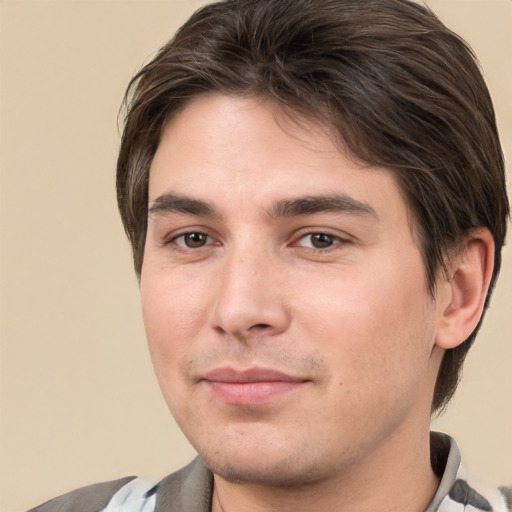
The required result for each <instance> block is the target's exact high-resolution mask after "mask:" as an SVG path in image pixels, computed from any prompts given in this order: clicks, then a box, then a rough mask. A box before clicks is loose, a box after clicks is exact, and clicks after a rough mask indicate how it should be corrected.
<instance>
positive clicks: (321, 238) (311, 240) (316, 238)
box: [296, 233, 342, 249]
mask: <svg viewBox="0 0 512 512" xmlns="http://www.w3.org/2000/svg"><path fill="white" fill-rule="evenodd" d="M340 242H342V240H341V238H340V237H338V236H335V235H331V234H329V233H307V234H305V235H303V236H301V237H300V238H299V240H298V241H297V243H296V245H298V246H300V247H309V248H310V249H328V248H329V247H332V246H333V245H336V244H339V243H340Z"/></svg>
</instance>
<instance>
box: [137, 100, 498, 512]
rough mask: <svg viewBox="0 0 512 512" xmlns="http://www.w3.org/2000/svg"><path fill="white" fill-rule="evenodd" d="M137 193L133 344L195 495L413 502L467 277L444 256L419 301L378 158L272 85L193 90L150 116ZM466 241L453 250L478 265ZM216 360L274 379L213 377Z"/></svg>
mask: <svg viewBox="0 0 512 512" xmlns="http://www.w3.org/2000/svg"><path fill="white" fill-rule="evenodd" d="M301 198H302V199H303V198H308V201H304V200H302V201H298V199H301ZM306 203H307V205H308V206H309V210H308V208H306V207H305V204H306ZM149 208H150V212H149V217H148V234H147V240H146V247H145V254H144V264H143V268H142V276H141V293H142V305H143V315H144V322H145V326H146V331H147V337H148V343H149V348H150V353H151V357H152V360H153V364H154V367H155V371H156V375H157V377H158V380H159V383H160V386H161V389H162V391H163V394H164V397H165V399H166V401H167V403H168V405H169V408H170V410H171V412H172V413H173V415H174V417H175V418H176V420H177V422H178V424H179V425H180V427H181V428H182V430H183V431H184V433H185V435H186V436H187V437H188V439H189V440H190V442H191V443H192V445H193V446H194V447H195V448H196V450H197V451H198V453H199V454H200V455H201V456H202V458H203V460H205V462H206V463H207V465H208V466H209V467H210V468H211V469H212V471H213V472H214V475H215V491H214V499H213V510H214V511H216V510H224V511H225V512H229V511H232V510H246V511H251V510H293V511H295V512H296V511H301V510H332V511H335V510H341V509H343V510H345V511H347V510H348V511H350V510H358V511H361V510H372V511H376V510H380V509H386V510H391V509H393V510H423V509H424V508H425V507H426V506H427V505H428V503H429V501H430V499H431V497H432V496H433V494H434V492H435V488H436V486H437V483H438V481H437V478H436V477H435V476H434V474H433V472H432V470H431V468H430V462H429V419H430V404H431V400H432V394H433V388H434V383H435V378H436V374H437V370H438V368H439V364H440V361H441V357H442V354H443V349H444V348H449V347H450V346H454V345H455V344H457V343H460V342H461V341H463V339H465V338H464V337H463V336H464V333H465V331H464V329H463V328H462V327H461V325H462V324H464V328H466V329H469V328H470V325H469V324H471V322H470V321H469V320H468V317H469V316H470V315H469V313H467V314H466V315H465V316H464V315H461V314H459V316H456V314H455V312H459V310H460V309H461V308H460V307H459V306H461V305H462V306H463V305H468V304H469V299H468V298H467V297H466V295H465V294H464V293H466V292H464V293H463V292H461V293H457V290H458V288H457V286H456V285H458V284H461V286H460V288H461V289H463V290H467V289H472V288H471V287H470V286H468V284H467V282H466V281H467V280H466V281H465V280H464V279H465V274H460V273H458V274H457V273H456V271H455V270H454V271H453V275H452V276H451V277H452V279H445V278H443V279H441V280H440V282H439V283H438V286H437V287H436V299H435V300H432V298H431V296H430V294H429V292H428V290H427V286H426V276H425V269H424V264H423V261H422V259H421V255H420V252H419V250H418V246H417V243H416V240H415V237H414V226H411V220H410V219H411V216H410V213H409V212H408V210H407V207H406V205H405V203H404V200H403V199H402V196H401V194H400V191H399V189H398V186H397V183H396V181H395V178H394V176H393V174H392V173H391V172H389V171H388V170H386V169H368V168H364V167H363V166H362V165H360V164H359V163H358V162H357V161H355V160H354V159H353V158H351V157H350V155H347V154H346V153H345V152H344V151H343V150H342V149H340V147H339V144H336V143H335V140H334V137H333V136H332V134H331V133H330V132H329V130H328V129H327V128H326V127H324V126H321V125H318V124H313V123H310V124H307V123H304V122H301V123H300V124H298V123H295V122H293V121H292V120H291V119H290V118H289V117H287V116H285V115H284V114H283V113H282V111H281V110H280V109H279V107H278V106H276V105H275V104H274V103H272V102H270V101H265V100H263V99H260V98H230V97H227V96H223V95H220V94H208V95H204V96H201V97H198V98H195V99H194V100H192V101H191V102H190V103H189V104H188V105H187V106H186V107H185V108H184V109H183V110H181V111H180V112H179V113H178V114H177V115H175V117H174V118H172V120H171V121H170V122H168V124H167V125H166V127H165V130H164V132H163V135H162V139H161V142H160V145H159V148H158V150H157V152H156V155H155V158H154V160H153V163H152V166H151V172H150V181H149ZM485 236H486V235H485ZM485 236H484V237H483V238H485ZM476 239H477V240H478V241H477V243H474V244H471V246H474V247H475V249H474V250H471V251H470V252H469V254H470V257H469V258H466V257H465V256H464V257H461V258H459V260H457V261H459V262H460V261H464V262H467V261H469V262H470V263H471V262H474V263H475V265H476V267H477V271H476V273H475V272H474V274H478V275H479V276H480V281H482V278H481V276H482V275H484V277H485V276H486V275H487V274H488V273H489V269H492V265H491V264H488V263H486V261H487V260H485V256H486V255H487V254H490V252H489V251H490V249H489V248H488V246H486V245H485V244H482V243H481V239H482V237H480V238H478V237H476ZM485 240H487V241H488V238H487V239H485ZM490 243H491V245H492V241H491V242H490ZM482 247H483V249H482ZM471 257H472V258H473V259H471ZM479 258H480V259H479ZM482 258H483V259H484V263H482V264H479V262H480V260H481V259H482ZM478 269H480V270H478ZM486 273H487V274H486ZM480 281H479V282H480ZM484 281H485V280H484ZM475 282H476V281H475ZM454 283H455V284H454ZM473 288H474V289H475V290H476V291H475V293H474V295H475V296H476V295H478V293H480V295H481V294H482V293H484V292H485V291H486V288H485V283H483V284H481V285H478V284H475V286H474V287H473ZM477 289H478V290H477ZM477 292H478V293H477ZM455 299H457V300H458V302H457V300H455ZM456 302H457V303H456ZM474 302H475V304H476V302H478V300H476V299H475V301H474ZM482 302H483V299H481V300H480V299H479V304H481V303H482ZM471 304H472V303H471ZM478 307H480V306H478ZM478 307H477V306H475V307H474V309H475V311H476V309H478ZM467 309H468V310H469V307H468V308H467ZM471 311H473V310H471ZM473 316H474V317H475V319H476V321H478V316H479V315H478V312H476V313H475V314H473ZM453 318H458V319H459V323H458V324H456V325H454V322H455V320H453ZM464 322H465V323H464ZM463 331H464V332H463ZM226 368H227V369H228V371H233V372H235V373H236V372H238V373H237V375H238V376H240V375H242V377H240V380H244V379H245V377H244V375H245V373H243V372H246V371H249V372H251V371H253V370H254V369H256V370H258V369H260V370H261V368H264V369H266V370H269V371H271V372H273V371H279V372H281V373H283V374H284V375H285V376H286V377H285V378H284V380H285V382H284V383H282V382H277V383H276V382H270V383H268V382H263V383H262V382H259V383H247V382H244V383H234V384H233V383H230V384H226V383H222V382H220V383H219V382H218V381H219V380H222V378H216V377H212V371H216V370H219V369H221V370H222V371H224V370H226ZM266 370H265V371H266ZM258 371H259V370H258ZM240 372H242V373H240ZM260 373H261V372H260ZM273 375H274V374H273ZM260 380H265V379H264V378H261V379H260ZM397 454H399V456H397ZM221 504H222V505H221Z"/></svg>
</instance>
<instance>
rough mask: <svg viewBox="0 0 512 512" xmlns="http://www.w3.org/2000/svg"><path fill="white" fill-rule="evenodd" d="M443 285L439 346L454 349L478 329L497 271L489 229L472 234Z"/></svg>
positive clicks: (437, 340) (453, 258)
mask: <svg viewBox="0 0 512 512" xmlns="http://www.w3.org/2000/svg"><path fill="white" fill-rule="evenodd" d="M448 266H449V272H450V274H449V276H448V280H447V281H445V282H444V283H443V284H442V290H443V293H444V294H445V295H444V298H445V300H441V301H440V302H439V306H440V311H439V313H440V322H439V326H438V331H437V337H436V345H437V346H438V347H440V348H443V349H451V348H454V347H456V346H458V345H460V344H461V343H462V342H464V341H465V340H466V339H467V338H468V337H469V335H470V334H471V333H472V332H473V330H474V329H475V328H476V326H477V325H478V322H479V320H480V317H481V316H482V311H483V308H484V303H485V298H486V296H487V290H488V289H489V283H490V281H491V276H492V271H493V267H494V240H493V238H492V235H491V233H490V232H489V230H488V229H487V228H476V229H474V230H472V231H470V233H469V235H468V238H467V240H466V242H465V244H464V246H463V247H462V249H460V250H458V251H457V253H456V254H455V255H453V257H452V258H450V262H449V265H448Z"/></svg>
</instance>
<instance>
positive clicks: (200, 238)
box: [174, 233, 211, 249]
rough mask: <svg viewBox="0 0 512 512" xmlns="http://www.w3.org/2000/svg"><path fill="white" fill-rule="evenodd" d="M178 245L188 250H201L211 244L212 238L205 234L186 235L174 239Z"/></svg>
mask: <svg viewBox="0 0 512 512" xmlns="http://www.w3.org/2000/svg"><path fill="white" fill-rule="evenodd" d="M174 241H175V242H176V244H177V245H179V246H181V247H186V248H187V249H199V248H200V247H204V246H205V245H206V244H207V243H209V242H211V240H210V237H209V236H208V235H207V234H205V233H185V234H184V235H180V236H178V237H176V238H175V239H174Z"/></svg>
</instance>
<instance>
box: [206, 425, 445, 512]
mask: <svg viewBox="0 0 512 512" xmlns="http://www.w3.org/2000/svg"><path fill="white" fill-rule="evenodd" d="M417 434H418V432H416V435H415V436H414V439H408V437H407V436H403V435H402V436H398V437H397V439H389V440H387V442H386V443H384V444H383V446H382V447H381V449H379V452H378V453H375V452H374V453H372V456H371V460H369V459H370V458H368V460H364V459H363V460H360V461H358V463H357V464H356V465H351V467H350V468H346V470H345V471H340V472H339V473H338V474H336V475H333V477H332V478H330V479H328V480H324V481H321V482H316V483H312V484H310V485H305V486H300V487H287V488H282V487H271V486H267V485H258V484H255V483H232V482H228V481H226V480H224V479H222V478H220V477H218V476H217V475H215V483H214V492H213V499H212V512H233V511H238V510H244V511H246V512H262V511H266V512H312V511H317V510H329V511H330V512H341V511H343V512H370V511H371V512H381V511H382V512H388V511H389V510H394V511H408V512H423V511H424V510H425V509H426V508H427V506H428V504H429V503H430V501H431V499H432V497H433V495H434V493H435V491H436V489H437V486H438V484H439V481H438V478H437V477H436V476H435V474H434V472H433V470H432V468H431V464H430V441H429V432H428V429H426V431H425V432H423V433H422V436H421V439H420V436H418V435H417Z"/></svg>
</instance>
